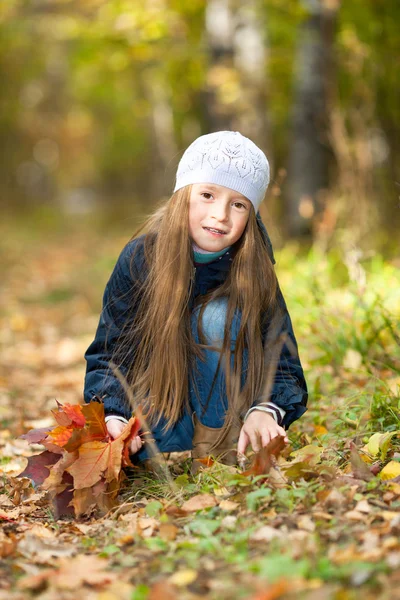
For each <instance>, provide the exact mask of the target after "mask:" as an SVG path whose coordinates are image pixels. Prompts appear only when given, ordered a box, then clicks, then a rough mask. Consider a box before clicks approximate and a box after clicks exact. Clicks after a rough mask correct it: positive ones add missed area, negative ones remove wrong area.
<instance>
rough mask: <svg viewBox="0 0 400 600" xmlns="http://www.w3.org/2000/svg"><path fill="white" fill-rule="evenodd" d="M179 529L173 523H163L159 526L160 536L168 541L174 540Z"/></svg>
mask: <svg viewBox="0 0 400 600" xmlns="http://www.w3.org/2000/svg"><path fill="white" fill-rule="evenodd" d="M178 531H179V529H178V528H177V527H176V525H174V524H173V523H161V525H160V527H159V536H160V538H161V539H162V540H165V541H166V542H172V541H173V540H175V539H176V536H177V535H178Z"/></svg>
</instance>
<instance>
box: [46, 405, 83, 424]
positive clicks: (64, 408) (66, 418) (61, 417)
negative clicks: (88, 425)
mask: <svg viewBox="0 0 400 600" xmlns="http://www.w3.org/2000/svg"><path fill="white" fill-rule="evenodd" d="M56 402H57V409H58V410H52V411H51V412H52V413H53V415H54V418H55V420H56V421H57V423H58V424H59V425H61V426H62V427H70V426H72V427H84V426H85V417H84V415H83V412H82V406H81V405H80V404H68V403H67V404H61V402H58V400H56Z"/></svg>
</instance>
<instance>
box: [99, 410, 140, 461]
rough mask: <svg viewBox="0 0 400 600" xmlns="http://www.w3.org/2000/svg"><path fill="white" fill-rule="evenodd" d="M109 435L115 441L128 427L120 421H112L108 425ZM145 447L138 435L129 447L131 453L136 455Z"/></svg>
mask: <svg viewBox="0 0 400 600" xmlns="http://www.w3.org/2000/svg"><path fill="white" fill-rule="evenodd" d="M106 427H107V431H108V435H109V436H110V437H111V438H112V439H113V440H115V438H117V437H118V436H119V435H120V434H121V433H122V430H123V429H124V428H125V427H126V425H125V423H123V422H122V421H120V420H119V419H110V420H109V421H108V422H107V423H106ZM142 446H143V442H142V439H141V438H140V437H139V436H138V435H137V436H136V437H135V438H134V439H133V440H132V441H131V443H130V445H129V451H130V453H131V454H136V452H139V450H140V448H141V447H142Z"/></svg>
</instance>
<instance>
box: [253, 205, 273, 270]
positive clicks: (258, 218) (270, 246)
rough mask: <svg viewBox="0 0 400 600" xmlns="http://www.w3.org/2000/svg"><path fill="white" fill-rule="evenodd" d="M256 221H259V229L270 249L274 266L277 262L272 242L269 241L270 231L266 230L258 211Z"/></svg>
mask: <svg viewBox="0 0 400 600" xmlns="http://www.w3.org/2000/svg"><path fill="white" fill-rule="evenodd" d="M256 219H257V225H258V228H259V230H260V231H261V235H262V236H263V238H264V240H265V242H266V244H267V249H268V254H269V257H270V259H271V262H272V264H273V265H274V264H275V263H276V260H275V256H274V251H273V249H272V244H271V240H270V239H269V235H268V231H267V230H266V227H265V225H264V223H263V222H262V220H261V215H260V213H259V212H258V211H257V214H256Z"/></svg>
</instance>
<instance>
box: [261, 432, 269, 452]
mask: <svg viewBox="0 0 400 600" xmlns="http://www.w3.org/2000/svg"><path fill="white" fill-rule="evenodd" d="M270 441H271V434H270V432H269V431H268V429H264V430H263V431H262V432H261V443H262V447H263V448H265V446H268V444H269V443H270Z"/></svg>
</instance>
